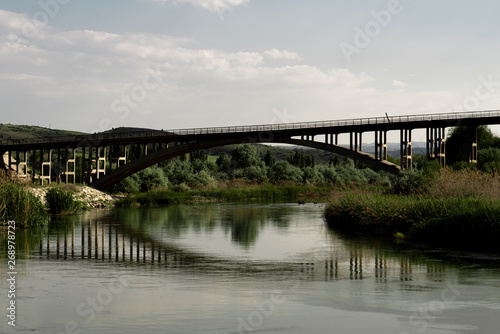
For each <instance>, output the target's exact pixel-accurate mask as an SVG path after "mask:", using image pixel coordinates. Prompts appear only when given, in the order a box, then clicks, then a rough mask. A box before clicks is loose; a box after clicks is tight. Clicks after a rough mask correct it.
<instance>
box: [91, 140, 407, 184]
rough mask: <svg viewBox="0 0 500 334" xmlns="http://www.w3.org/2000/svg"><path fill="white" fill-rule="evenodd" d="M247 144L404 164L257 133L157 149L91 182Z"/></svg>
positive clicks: (385, 165) (378, 164) (383, 166)
mask: <svg viewBox="0 0 500 334" xmlns="http://www.w3.org/2000/svg"><path fill="white" fill-rule="evenodd" d="M244 143H281V144H292V145H297V146H305V147H311V148H316V149H320V150H324V151H328V152H332V153H335V154H339V155H342V156H345V157H348V158H351V159H353V160H357V161H360V162H362V163H364V164H366V165H368V166H370V167H372V168H374V169H376V170H383V171H386V172H389V173H392V174H397V173H399V171H400V167H399V166H397V165H395V164H393V163H391V162H388V161H383V160H377V159H375V157H374V156H372V155H370V154H367V153H364V152H361V151H353V150H350V149H349V148H346V147H342V146H338V145H333V144H326V143H321V142H316V141H313V140H304V139H293V138H291V137H288V136H265V135H262V134H257V135H255V136H248V137H247V136H245V137H238V138H234V137H230V138H225V139H220V140H211V141H195V142H190V143H185V144H180V145H176V146H173V147H169V148H165V149H162V150H159V151H156V152H152V153H150V154H148V155H145V156H142V157H140V158H138V159H136V160H133V161H130V162H128V163H126V164H125V165H123V166H121V167H119V168H117V169H114V170H113V171H111V172H110V173H107V174H106V175H103V176H101V177H99V178H98V179H96V180H95V181H93V182H92V183H90V186H91V187H94V188H96V189H99V190H105V189H107V188H109V187H110V186H112V185H113V184H115V183H117V182H119V181H121V180H123V179H124V178H126V177H128V176H130V175H133V174H135V173H137V172H139V171H141V170H143V169H145V168H147V167H151V166H153V165H156V164H157V163H160V162H162V161H165V160H168V159H172V158H175V157H177V156H180V155H183V154H187V153H192V152H196V151H200V150H205V149H209V148H214V147H220V146H226V145H233V144H244Z"/></svg>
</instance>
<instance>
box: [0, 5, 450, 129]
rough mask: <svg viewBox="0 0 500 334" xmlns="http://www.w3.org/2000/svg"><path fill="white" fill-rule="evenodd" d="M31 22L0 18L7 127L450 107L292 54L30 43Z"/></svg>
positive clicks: (90, 36) (84, 33)
mask: <svg viewBox="0 0 500 334" xmlns="http://www.w3.org/2000/svg"><path fill="white" fill-rule="evenodd" d="M2 18H6V20H1V19H2ZM25 19H27V16H25V15H22V14H15V13H9V12H5V11H0V62H1V63H2V69H0V86H1V87H3V89H2V90H0V99H1V100H2V108H3V110H6V111H8V113H6V114H5V115H2V118H3V122H9V121H10V120H12V121H11V122H13V123H19V119H25V120H26V121H24V122H29V123H31V124H39V125H46V123H49V122H50V123H51V124H52V125H53V126H58V127H60V128H70V129H76V130H86V131H91V132H95V131H100V130H106V129H107V128H109V127H117V126H142V127H150V128H163V129H172V128H181V127H198V126H220V125H238V124H255V123H272V122H273V117H275V115H274V114H273V112H272V111H273V110H275V109H276V108H278V109H282V108H284V107H287V110H288V113H289V114H290V115H292V116H294V120H296V121H310V120H326V119H339V118H355V117H366V116H373V114H374V113H376V110H374V106H376V108H377V109H379V110H384V111H389V112H391V114H396V113H401V112H400V111H401V110H412V109H413V110H416V106H418V108H421V110H422V112H426V111H428V110H429V109H430V107H429V106H426V105H422V101H429V102H428V103H435V102H431V101H443V99H444V100H452V98H451V97H450V96H449V95H447V94H446V93H443V92H439V91H436V92H433V93H432V96H431V97H432V98H426V99H422V96H428V95H426V93H425V92H422V93H421V94H413V95H412V94H411V92H404V91H397V92H396V93H394V91H390V92H389V91H388V92H384V91H380V90H378V89H376V88H375V86H374V84H375V83H376V80H375V78H373V77H372V76H370V75H368V74H367V73H359V74H355V73H353V72H351V71H349V70H347V69H339V68H330V69H321V68H319V67H316V66H314V65H311V64H304V63H303V61H301V58H300V56H299V55H298V54H297V53H295V52H293V51H288V50H278V49H271V50H267V51H263V52H228V51H222V50H216V49H200V48H194V47H190V44H194V43H191V41H190V40H187V39H182V38H177V37H172V36H166V35H154V34H146V33H134V34H132V33H126V34H125V33H123V34H118V33H114V34H112V33H108V32H102V31H94V30H73V31H57V30H55V29H52V28H51V27H50V26H47V27H42V29H40V30H39V33H38V34H36V35H35V36H34V37H33V38H31V39H26V38H25V37H23V35H22V25H21V24H19V22H23V20H25ZM269 58H270V59H278V60H280V65H269V64H268V62H267V59H269ZM271 63H272V62H271ZM287 63H288V65H286V64H287ZM151 73H154V75H155V79H153V77H152V76H151ZM395 82H396V81H395ZM155 83H159V84H155ZM146 86H147V87H151V88H148V89H147V90H145V89H144V87H146ZM133 95H135V100H134V99H132V101H130V97H131V96H133ZM127 99H128V101H129V102H126V101H127ZM116 101H118V102H116ZM113 103H115V104H114V105H113ZM126 103H128V105H127V106H126V107H125V104H126ZM432 106H434V104H433V105H432ZM118 107H122V108H121V109H120V108H118ZM403 107H404V108H403ZM426 108H427V109H426ZM125 110H127V112H125ZM16 119H17V121H16ZM103 127H104V128H103Z"/></svg>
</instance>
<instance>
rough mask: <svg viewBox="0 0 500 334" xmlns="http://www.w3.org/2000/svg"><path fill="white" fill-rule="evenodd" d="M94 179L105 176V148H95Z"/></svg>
mask: <svg viewBox="0 0 500 334" xmlns="http://www.w3.org/2000/svg"><path fill="white" fill-rule="evenodd" d="M96 153H97V160H96V178H100V177H101V175H106V147H98V148H97V152H96Z"/></svg>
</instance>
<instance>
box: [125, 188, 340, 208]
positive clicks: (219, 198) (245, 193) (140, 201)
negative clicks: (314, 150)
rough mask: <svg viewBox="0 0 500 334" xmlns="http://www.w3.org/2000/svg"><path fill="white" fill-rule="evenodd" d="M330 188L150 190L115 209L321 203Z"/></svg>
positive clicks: (127, 199)
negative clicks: (175, 204) (258, 203)
mask: <svg viewBox="0 0 500 334" xmlns="http://www.w3.org/2000/svg"><path fill="white" fill-rule="evenodd" d="M331 193H332V187H319V186H297V185H262V184H260V185H259V184H255V185H238V186H232V187H225V188H212V189H189V190H185V191H173V190H168V189H165V190H162V189H159V190H150V191H148V192H146V193H137V194H130V195H128V196H127V197H125V198H123V199H120V200H118V201H117V202H115V205H116V206H134V205H140V206H149V205H166V204H173V203H203V202H249V201H263V202H283V201H289V202H298V203H304V202H306V201H315V200H316V201H319V200H320V199H323V200H325V199H326V198H327V197H328V196H329V195H331Z"/></svg>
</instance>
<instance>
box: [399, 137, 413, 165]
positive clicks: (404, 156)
mask: <svg viewBox="0 0 500 334" xmlns="http://www.w3.org/2000/svg"><path fill="white" fill-rule="evenodd" d="M400 133H401V146H400V150H401V169H412V167H413V166H412V147H411V129H401V130H400Z"/></svg>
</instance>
